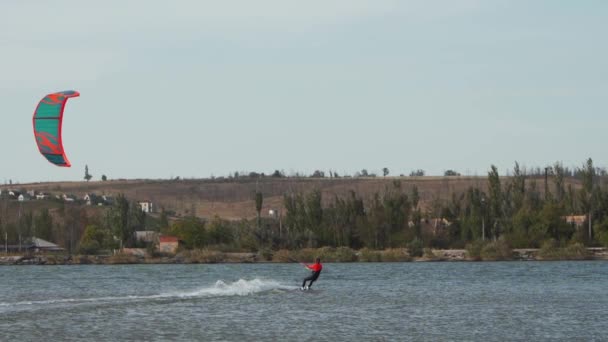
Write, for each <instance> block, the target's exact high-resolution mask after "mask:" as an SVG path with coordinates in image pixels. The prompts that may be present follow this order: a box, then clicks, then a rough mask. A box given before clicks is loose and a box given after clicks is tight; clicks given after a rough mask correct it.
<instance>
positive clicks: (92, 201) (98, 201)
mask: <svg viewBox="0 0 608 342" xmlns="http://www.w3.org/2000/svg"><path fill="white" fill-rule="evenodd" d="M82 199H83V200H84V201H85V202H86V204H87V205H103V204H104V201H103V198H102V197H101V196H97V195H95V194H93V193H90V194H86V195H84V197H83V198H82Z"/></svg>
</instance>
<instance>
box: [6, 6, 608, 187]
mask: <svg viewBox="0 0 608 342" xmlns="http://www.w3.org/2000/svg"><path fill="white" fill-rule="evenodd" d="M607 33H608V2H606V1H601V0H596V1H594V0H585V1H565V0H532V1H531V0H508V1H501V0H443V1H440V0H420V1H418V0H411V1H410V0H307V1H294V0H257V1H250V0H226V1H206V0H175V1H165V0H105V1H96V2H82V1H77V0H55V1H45V0H33V1H20V0H6V1H2V2H1V3H0V61H1V63H0V100H1V102H2V106H1V107H0V120H1V121H0V132H1V134H0V153H2V155H3V158H2V162H1V163H0V182H2V183H6V182H8V181H9V180H10V181H12V182H13V183H15V182H39V181H41V182H46V181H66V180H68V181H78V180H82V179H83V177H84V168H85V165H88V167H89V171H90V173H91V174H92V175H93V180H98V179H99V178H100V177H101V175H102V174H104V175H106V176H107V177H108V178H109V179H118V178H127V179H130V178H154V179H157V178H170V177H177V176H179V177H182V178H184V177H185V178H191V177H193V178H206V177H210V176H216V177H217V176H226V175H228V174H230V173H233V172H235V171H239V172H243V171H247V172H248V171H258V172H265V173H272V172H273V171H274V170H275V169H279V170H283V171H284V172H285V173H287V174H290V173H295V172H300V173H312V172H313V171H314V170H317V169H320V170H323V171H325V172H327V173H328V172H329V170H333V171H335V172H337V173H338V174H341V175H342V174H353V173H355V172H356V171H359V170H362V169H367V170H369V171H370V172H378V173H380V172H381V171H380V170H382V168H384V167H387V168H388V169H389V170H390V173H391V174H392V175H398V174H406V175H407V174H409V173H410V172H411V171H412V170H415V169H423V170H425V171H426V173H427V174H429V175H441V174H443V172H444V171H445V170H448V169H453V170H456V171H458V172H461V173H463V174H471V175H485V174H486V173H487V171H488V169H489V168H490V165H496V166H497V167H498V169H499V171H500V172H501V173H504V172H506V170H507V169H510V168H512V167H513V165H514V163H515V161H518V162H519V163H520V165H524V166H528V167H536V166H541V167H542V166H544V165H548V164H553V163H554V162H556V161H561V162H562V163H563V164H564V165H566V166H580V165H582V164H583V162H584V161H585V160H586V159H587V158H593V160H594V162H595V164H596V165H599V166H604V165H606V164H608V153H606V147H607V145H608V143H607V141H606V138H605V132H606V129H607V128H608V115H607V114H608V111H607V109H608V103H607V100H608V44H606V34H607ZM68 89H73V90H77V91H79V92H80V93H81V96H80V97H78V98H74V99H71V100H69V102H68V104H67V106H66V110H65V113H64V124H63V141H64V146H65V149H66V153H67V156H68V158H69V159H70V161H71V162H72V167H71V168H59V167H56V166H54V165H52V164H50V163H49V162H47V161H46V159H44V158H43V157H42V156H41V155H40V154H39V153H38V149H37V147H36V144H35V140H34V136H33V133H32V114H33V111H34V109H35V107H36V104H37V103H38V101H39V100H40V99H41V98H42V97H43V96H44V95H46V94H48V93H52V92H56V91H61V90H68Z"/></svg>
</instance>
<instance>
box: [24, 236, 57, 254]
mask: <svg viewBox="0 0 608 342" xmlns="http://www.w3.org/2000/svg"><path fill="white" fill-rule="evenodd" d="M28 249H30V250H32V251H34V252H37V253H38V252H62V251H64V250H65V249H64V248H61V247H59V246H57V245H56V244H54V243H52V242H50V241H46V240H43V239H40V238H37V237H33V238H32V239H31V241H30V244H29V246H28Z"/></svg>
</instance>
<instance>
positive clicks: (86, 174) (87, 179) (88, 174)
mask: <svg viewBox="0 0 608 342" xmlns="http://www.w3.org/2000/svg"><path fill="white" fill-rule="evenodd" d="M91 178H93V176H92V175H91V174H90V173H89V165H85V166H84V179H85V180H86V181H87V182H88V181H90V180H91Z"/></svg>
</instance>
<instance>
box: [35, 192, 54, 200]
mask: <svg viewBox="0 0 608 342" xmlns="http://www.w3.org/2000/svg"><path fill="white" fill-rule="evenodd" d="M50 197H51V196H50V195H49V194H47V193H44V192H41V193H39V194H36V199H37V200H45V199H49V198H50Z"/></svg>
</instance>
